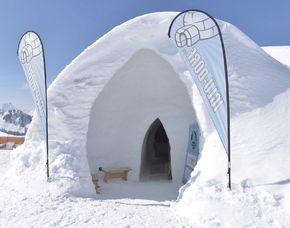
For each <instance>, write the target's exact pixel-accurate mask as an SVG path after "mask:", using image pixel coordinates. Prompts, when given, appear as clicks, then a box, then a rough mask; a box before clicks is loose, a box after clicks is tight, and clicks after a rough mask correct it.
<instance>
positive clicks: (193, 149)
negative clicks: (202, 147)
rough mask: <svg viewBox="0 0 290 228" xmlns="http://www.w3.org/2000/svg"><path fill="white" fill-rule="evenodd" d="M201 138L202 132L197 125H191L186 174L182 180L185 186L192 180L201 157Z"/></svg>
mask: <svg viewBox="0 0 290 228" xmlns="http://www.w3.org/2000/svg"><path fill="white" fill-rule="evenodd" d="M199 138H200V130H199V127H198V125H197V123H195V124H191V125H190V126H189V136H188V144H187V154H186V159H185V167H184V174H183V178H182V182H183V183H184V184H185V183H186V182H187V181H188V180H189V179H190V175H191V173H192V171H193V169H194V167H195V166H196V163H197V159H198V157H199Z"/></svg>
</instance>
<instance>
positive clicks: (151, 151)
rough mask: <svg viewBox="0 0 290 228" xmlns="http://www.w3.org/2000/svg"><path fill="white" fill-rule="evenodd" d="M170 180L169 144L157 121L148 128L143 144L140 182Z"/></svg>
mask: <svg viewBox="0 0 290 228" xmlns="http://www.w3.org/2000/svg"><path fill="white" fill-rule="evenodd" d="M151 179H154V180H159V179H165V180H171V179H172V174H171V158H170V144H169V140H168V137H167V134H166V131H165V129H164V127H163V125H162V123H161V121H160V120H159V119H156V120H155V121H154V122H153V123H152V124H151V126H150V127H149V129H148V131H147V133H146V135H145V138H144V142H143V148H142V161H141V173H140V180H151Z"/></svg>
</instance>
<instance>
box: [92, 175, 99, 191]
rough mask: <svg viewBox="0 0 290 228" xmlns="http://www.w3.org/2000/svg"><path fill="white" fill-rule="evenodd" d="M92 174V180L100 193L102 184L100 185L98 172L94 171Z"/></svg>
mask: <svg viewBox="0 0 290 228" xmlns="http://www.w3.org/2000/svg"><path fill="white" fill-rule="evenodd" d="M91 175H92V181H93V183H94V185H95V189H96V193H97V194H100V191H99V188H100V186H99V178H98V174H96V173H92V174H91Z"/></svg>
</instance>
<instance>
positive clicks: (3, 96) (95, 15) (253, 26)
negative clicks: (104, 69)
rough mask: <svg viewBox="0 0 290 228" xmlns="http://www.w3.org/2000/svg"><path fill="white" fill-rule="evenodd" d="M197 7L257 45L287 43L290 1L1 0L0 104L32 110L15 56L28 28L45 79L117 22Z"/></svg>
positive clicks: (31, 103)
mask: <svg viewBox="0 0 290 228" xmlns="http://www.w3.org/2000/svg"><path fill="white" fill-rule="evenodd" d="M190 8H195V9H201V10H204V11H206V12H208V13H209V14H211V15H212V16H214V17H215V18H218V19H222V20H225V21H228V22H230V23H232V24H234V25H236V26H237V27H238V28H240V29H241V30H242V31H243V32H244V33H246V34H247V35H248V36H250V37H251V38H252V39H253V40H254V41H255V42H256V43H258V44H259V45H260V46H272V45H288V46H290V13H289V10H290V1H289V0H6V1H4V0H0V29H1V30H0V78H1V81H0V105H1V104H3V103H6V102H12V103H13V104H15V106H17V107H19V108H22V109H24V110H26V111H30V110H32V109H33V102H32V96H31V94H30V91H29V89H28V88H27V86H26V83H25V76H24V73H23V71H22V68H21V66H20V64H19V62H18V59H17V56H16V49H17V45H18V41H19V39H20V37H21V36H22V34H23V33H24V32H25V31H27V30H34V31H36V32H37V33H38V34H39V35H40V36H41V37H42V40H43V43H44V48H45V55H46V64H47V65H46V68H47V75H48V83H50V82H51V81H52V80H53V79H54V78H55V77H56V76H57V74H58V73H59V72H60V71H61V70H62V69H63V68H64V67H65V66H66V65H67V64H69V63H70V62H71V60H73V59H74V58H75V57H76V56H77V55H78V54H79V53H80V52H82V51H83V50H84V49H85V48H86V47H87V46H89V45H90V44H91V43H93V42H94V41H95V40H96V39H97V38H99V37H101V36H102V35H104V34H105V33H106V32H108V31H110V30H111V29H112V28H113V27H115V26H116V25H119V24H120V23H123V22H125V21H127V20H128V19H131V18H134V17H136V16H139V15H142V14H146V13H150V12H158V11H183V10H186V9H190Z"/></svg>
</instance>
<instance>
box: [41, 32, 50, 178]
mask: <svg viewBox="0 0 290 228" xmlns="http://www.w3.org/2000/svg"><path fill="white" fill-rule="evenodd" d="M39 40H40V42H41V45H42V47H43V44H42V40H41V39H40V37H39ZM42 55H43V63H44V64H43V65H44V83H45V112H46V176H47V181H49V153H48V102H47V78H46V63H45V55H44V48H43V49H42Z"/></svg>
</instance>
